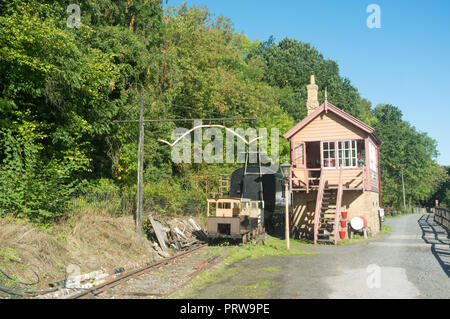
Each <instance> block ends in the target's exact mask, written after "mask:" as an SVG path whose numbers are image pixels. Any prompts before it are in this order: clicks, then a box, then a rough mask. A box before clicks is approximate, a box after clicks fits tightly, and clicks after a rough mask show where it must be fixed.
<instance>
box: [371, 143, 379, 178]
mask: <svg viewBox="0 0 450 319" xmlns="http://www.w3.org/2000/svg"><path fill="white" fill-rule="evenodd" d="M377 165H378V163H377V148H376V146H375V145H374V144H373V143H372V142H370V141H369V168H370V169H371V170H372V171H374V172H377V171H378V168H377Z"/></svg>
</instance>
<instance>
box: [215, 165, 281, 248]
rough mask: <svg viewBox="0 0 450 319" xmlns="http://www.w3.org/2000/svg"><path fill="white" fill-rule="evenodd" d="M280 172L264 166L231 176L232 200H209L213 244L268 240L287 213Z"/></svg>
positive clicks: (238, 171)
mask: <svg viewBox="0 0 450 319" xmlns="http://www.w3.org/2000/svg"><path fill="white" fill-rule="evenodd" d="M282 186H283V178H282V175H281V174H280V173H277V172H274V171H273V170H271V169H269V168H267V167H262V166H247V165H246V166H245V167H242V168H239V169H237V170H235V171H234V172H233V173H232V174H231V185H230V192H229V196H230V197H229V198H210V199H208V200H207V203H208V205H207V216H208V226H207V233H208V239H209V240H210V241H212V240H214V239H229V240H242V242H243V243H247V242H248V241H250V240H253V239H256V240H259V239H262V238H264V237H265V229H266V227H267V228H269V229H270V230H273V229H274V225H275V224H277V220H280V221H282V217H283V214H284V203H285V200H284V196H285V194H284V192H283V191H284V187H282Z"/></svg>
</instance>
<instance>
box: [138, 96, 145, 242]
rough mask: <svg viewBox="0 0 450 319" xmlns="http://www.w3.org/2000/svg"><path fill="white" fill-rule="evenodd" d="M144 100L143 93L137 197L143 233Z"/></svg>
mask: <svg viewBox="0 0 450 319" xmlns="http://www.w3.org/2000/svg"><path fill="white" fill-rule="evenodd" d="M143 172H144V101H143V96H142V93H141V105H140V110H139V148H138V174H137V198H136V201H137V203H136V231H137V233H138V234H142V209H143V196H142V185H143V178H144V174H143Z"/></svg>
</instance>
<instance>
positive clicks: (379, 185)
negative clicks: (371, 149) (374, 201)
mask: <svg viewBox="0 0 450 319" xmlns="http://www.w3.org/2000/svg"><path fill="white" fill-rule="evenodd" d="M381 146H383V142H381V145H380V146H379V147H378V197H379V199H378V201H379V204H380V205H379V206H380V208H381V207H382V203H383V202H382V199H381V161H380V158H381V157H380V151H381Z"/></svg>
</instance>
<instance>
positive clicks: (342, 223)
mask: <svg viewBox="0 0 450 319" xmlns="http://www.w3.org/2000/svg"><path fill="white" fill-rule="evenodd" d="M341 226H342V227H343V228H345V227H347V221H346V220H341Z"/></svg>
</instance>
